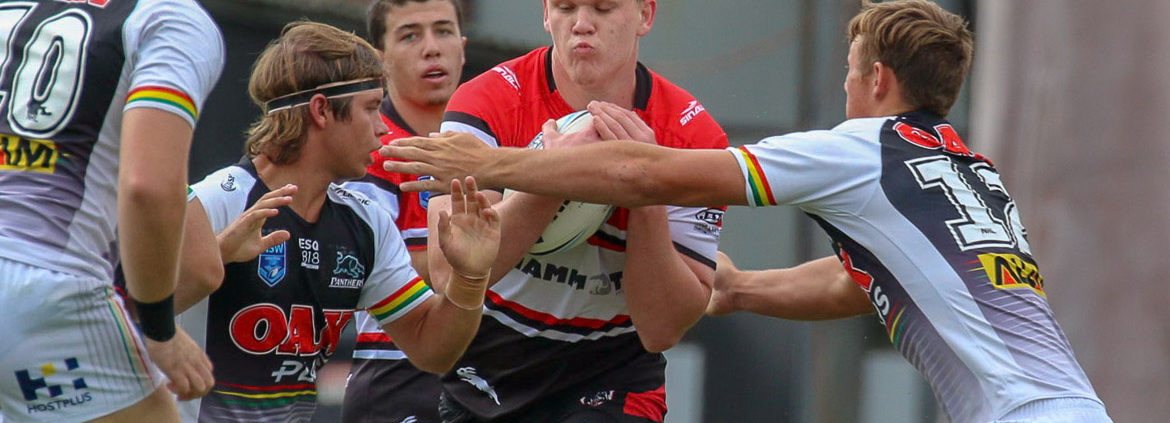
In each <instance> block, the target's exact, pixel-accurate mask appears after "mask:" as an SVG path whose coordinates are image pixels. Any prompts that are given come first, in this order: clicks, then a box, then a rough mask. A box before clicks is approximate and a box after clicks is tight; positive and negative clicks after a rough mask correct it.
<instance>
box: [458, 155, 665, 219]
mask: <svg viewBox="0 0 1170 423" xmlns="http://www.w3.org/2000/svg"><path fill="white" fill-rule="evenodd" d="M664 150H668V149H666V148H662V147H657V146H651V145H647V144H643V143H637V142H632V141H608V142H600V143H596V144H591V145H587V146H581V147H573V148H563V149H553V150H543V151H538V150H528V149H512V148H499V149H494V150H492V153H491V156H489V157H488V159H487V161H486V165H485V166H482V167H481V168H480V169H477V170H476V175H475V176H476V178H477V179H479V178H480V174H482V175H483V177H484V179H485V180H486V183H485V184H486V185H489V186H505V187H509V188H512V189H516V190H519V191H524V192H531V193H534V194H540V195H547V196H551V197H558V198H568V199H573V200H578V201H585V202H591V203H599V204H614V205H618V206H623V207H639V206H645V205H651V204H664V203H666V201H664V199H665V198H667V197H666V195H668V194H669V193H659V192H656V191H655V190H654V189H653V187H654V186H655V185H656V184H657V181H655V180H654V178H656V177H657V176H656V175H652V174H651V173H650V172H651V170H650V168H651V166H650V164H651V163H654V161H655V160H660V159H662V158H664V156H665V154H666V153H667V152H666V151H664ZM599 169H600V170H599Z"/></svg>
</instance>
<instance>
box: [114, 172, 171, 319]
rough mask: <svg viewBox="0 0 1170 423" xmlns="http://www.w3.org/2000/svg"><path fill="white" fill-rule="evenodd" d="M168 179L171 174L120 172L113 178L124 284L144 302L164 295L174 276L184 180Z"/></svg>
mask: <svg viewBox="0 0 1170 423" xmlns="http://www.w3.org/2000/svg"><path fill="white" fill-rule="evenodd" d="M172 176H173V175H172ZM183 176H184V178H185V176H186V175H183ZM171 179H176V178H171V177H168V176H164V175H151V177H150V178H130V177H123V178H120V180H119V184H118V186H119V189H118V196H119V197H120V198H119V201H118V238H119V242H120V252H121V260H122V270H123V272H124V273H125V275H126V289H127V291H128V293H129V294H130V298H132V299H134V300H137V301H141V302H144V303H152V302H158V301H162V300H163V299H166V298H167V297H168V296H170V295H171V294H172V293H173V292H174V289H175V281H176V279H177V278H178V264H179V244H180V242H181V240H182V235H183V215H184V205H185V204H186V194H185V191H184V184H183V182H184V181H182V180H177V181H171ZM167 185H171V186H167Z"/></svg>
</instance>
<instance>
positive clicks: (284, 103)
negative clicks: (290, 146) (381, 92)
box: [264, 78, 384, 115]
mask: <svg viewBox="0 0 1170 423" xmlns="http://www.w3.org/2000/svg"><path fill="white" fill-rule="evenodd" d="M383 88H384V87H383V86H382V78H365V79H355V80H352V81H342V82H333V83H329V84H325V85H320V86H317V87H316V88H311V89H307V90H304V91H297V92H295V93H292V94H287V95H282V96H280V97H277V98H274V99H272V100H268V102H266V103H264V109H266V110H267V112H265V114H268V115H271V114H272V113H274V112H278V111H281V110H287V109H291V108H293V107H297V106H303V105H305V104H309V100H310V99H312V98H313V96H315V95H317V94H321V95H324V96H325V98H336V97H345V96H350V95H354V94H357V93H359V92H362V91H368V90H373V89H383Z"/></svg>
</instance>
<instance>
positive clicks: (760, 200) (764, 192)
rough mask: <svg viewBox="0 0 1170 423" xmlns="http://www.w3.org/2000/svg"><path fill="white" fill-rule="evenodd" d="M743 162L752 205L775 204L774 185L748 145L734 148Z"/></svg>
mask: <svg viewBox="0 0 1170 423" xmlns="http://www.w3.org/2000/svg"><path fill="white" fill-rule="evenodd" d="M732 151H733V152H734V153H735V154H736V155H737V156H738V157H739V159H740V160H739V161H740V163H742V164H743V175H744V179H745V182H746V183H747V187H748V201H749V202H750V203H751V205H752V206H775V205H776V198H775V197H773V196H772V185H769V184H768V177H767V176H766V175H765V174H764V169H763V168H762V167H760V161H759V160H756V155H755V154H752V152H751V151H748V149H747V146H739V147H737V148H734V149H732Z"/></svg>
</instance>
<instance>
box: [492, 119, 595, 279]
mask: <svg viewBox="0 0 1170 423" xmlns="http://www.w3.org/2000/svg"><path fill="white" fill-rule="evenodd" d="M585 129H588V130H593V115H591V114H589V112H588V111H586V110H582V111H578V112H573V113H569V114H567V115H565V116H562V117H561V118H560V119H557V132H560V133H562V134H570V133H573V132H577V131H581V130H585ZM528 148H533V149H544V133H540V134H536V137H535V138H533V139H532V142H531V143H529V144H528ZM512 192H513V191H512V190H510V189H505V190H504V198H507V197H508V196H509V195H510V194H511V193H512ZM613 209H614V206H611V205H609V204H593V203H582V202H580V201H565V202H564V203H563V204H561V208H560V209H559V210H557V215H556V216H553V220H552V222H550V223H549V224H548V226H546V227H545V228H544V233H542V234H540V238H539V239H537V240H536V244H533V245H532V248H531V249H530V250H528V253H529V254H532V255H535V256H543V255H548V254H556V253H559V252H561V251H565V250H568V249H570V248H573V247H576V246H578V245H580V244H581V243H582V242H585V240H587V239H589V237H590V236H592V235H593V233H594V232H597V228H600V227H601V224H602V223H605V220H606V219H609V214H610V213H611V212H613Z"/></svg>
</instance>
